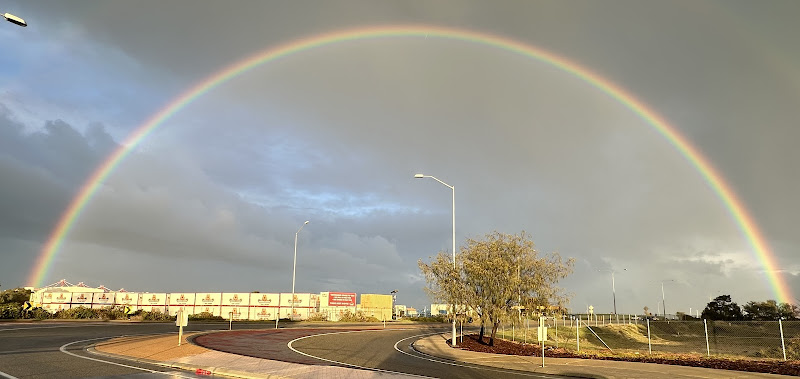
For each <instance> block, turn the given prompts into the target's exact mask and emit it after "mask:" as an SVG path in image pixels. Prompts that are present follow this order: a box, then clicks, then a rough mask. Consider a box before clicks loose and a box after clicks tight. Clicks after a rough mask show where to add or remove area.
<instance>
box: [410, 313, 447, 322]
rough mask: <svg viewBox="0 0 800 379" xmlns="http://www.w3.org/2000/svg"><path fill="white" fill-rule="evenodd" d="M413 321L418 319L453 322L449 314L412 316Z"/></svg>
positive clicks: (420, 320)
mask: <svg viewBox="0 0 800 379" xmlns="http://www.w3.org/2000/svg"><path fill="white" fill-rule="evenodd" d="M411 321H417V322H442V323H449V322H451V320H450V319H449V318H448V317H447V315H431V316H422V317H412V318H411Z"/></svg>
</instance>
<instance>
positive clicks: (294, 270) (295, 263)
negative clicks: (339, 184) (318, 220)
mask: <svg viewBox="0 0 800 379" xmlns="http://www.w3.org/2000/svg"><path fill="white" fill-rule="evenodd" d="M306 224H308V221H306V222H304V223H303V225H300V229H297V233H295V234H294V267H293V268H292V299H291V302H292V314H291V315H290V316H289V319H290V320H294V274H295V273H296V272H297V235H298V234H300V231H301V230H303V227H304V226H306Z"/></svg>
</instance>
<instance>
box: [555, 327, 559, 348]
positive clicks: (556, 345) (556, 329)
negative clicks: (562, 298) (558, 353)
mask: <svg viewBox="0 0 800 379" xmlns="http://www.w3.org/2000/svg"><path fill="white" fill-rule="evenodd" d="M555 326H556V349H558V321H556V322H555Z"/></svg>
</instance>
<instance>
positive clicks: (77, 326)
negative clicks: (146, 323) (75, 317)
mask: <svg viewBox="0 0 800 379" xmlns="http://www.w3.org/2000/svg"><path fill="white" fill-rule="evenodd" d="M109 325H113V324H85V325H56V326H31V327H21V328H0V332H5V331H9V330H30V329H55V328H81V327H84V326H109Z"/></svg>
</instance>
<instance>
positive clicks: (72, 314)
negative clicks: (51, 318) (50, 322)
mask: <svg viewBox="0 0 800 379" xmlns="http://www.w3.org/2000/svg"><path fill="white" fill-rule="evenodd" d="M99 313H100V312H99V309H91V308H86V307H77V308H71V309H63V310H60V311H58V312H56V314H55V318H61V319H93V318H97V319H99V318H100V314H99Z"/></svg>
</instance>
